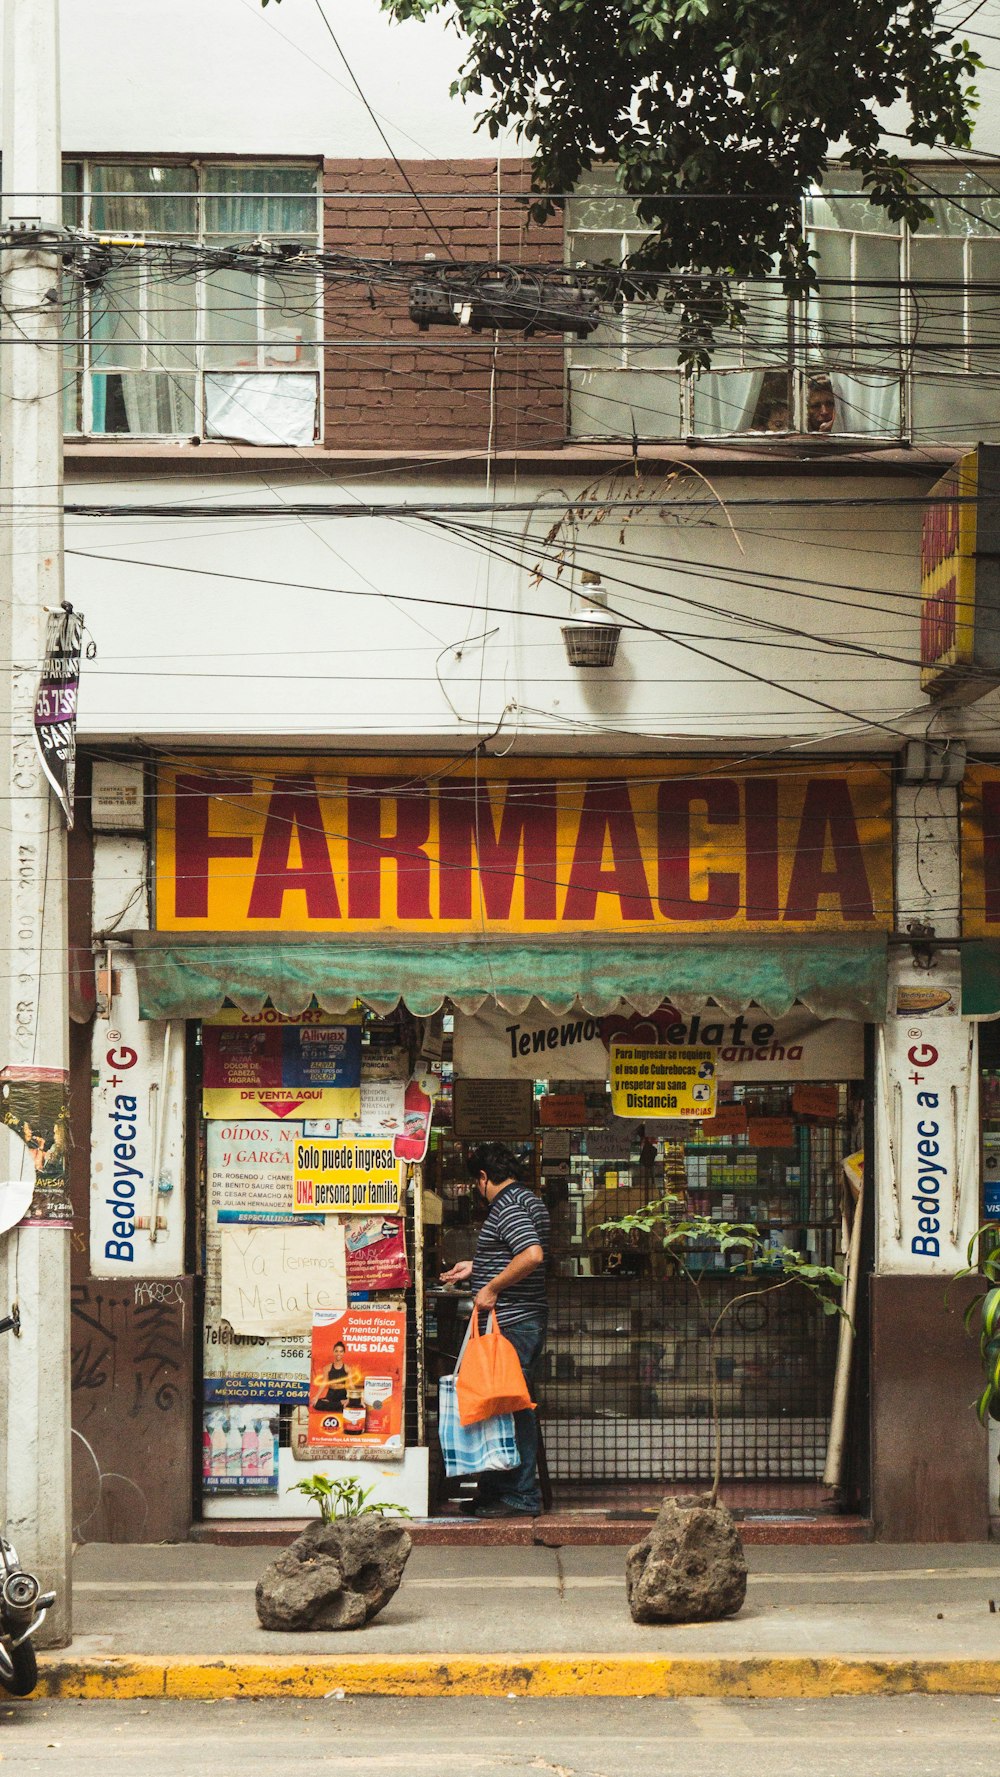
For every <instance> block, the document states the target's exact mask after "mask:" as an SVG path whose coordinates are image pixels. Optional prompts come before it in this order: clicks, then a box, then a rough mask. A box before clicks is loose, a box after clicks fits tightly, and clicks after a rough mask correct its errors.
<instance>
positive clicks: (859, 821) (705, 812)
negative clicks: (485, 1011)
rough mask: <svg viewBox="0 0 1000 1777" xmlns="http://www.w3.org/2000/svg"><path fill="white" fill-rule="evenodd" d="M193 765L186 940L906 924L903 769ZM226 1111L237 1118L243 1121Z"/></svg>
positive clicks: (164, 780)
mask: <svg viewBox="0 0 1000 1777" xmlns="http://www.w3.org/2000/svg"><path fill="white" fill-rule="evenodd" d="M386 764H387V762H386V761H381V760H373V759H367V760H363V759H343V760H340V759H338V760H336V761H318V760H316V759H308V758H286V759H280V760H275V759H253V758H249V759H247V758H233V759H231V760H220V759H217V758H216V759H212V758H204V759H192V760H190V761H189V762H188V763H186V764H183V765H178V764H171V765H162V766H161V767H160V768H159V774H158V780H157V856H156V884H157V891H156V924H157V927H158V929H159V930H160V931H175V932H244V933H245V932H279V931H280V932H312V933H321V932H343V933H365V932H378V931H405V932H412V933H417V932H427V933H449V932H450V933H463V932H481V931H483V930H487V931H493V932H511V933H520V934H523V935H532V934H545V933H560V932H561V933H566V934H569V933H580V932H590V931H593V932H601V931H603V932H609V931H615V932H622V931H627V932H629V933H636V932H665V931H671V932H707V931H713V930H725V931H767V932H811V931H874V930H884V929H887V928H890V927H891V925H892V919H893V902H892V823H891V810H892V795H891V775H890V770H889V767H888V766H887V765H885V764H880V763H871V762H868V761H865V760H853V761H851V762H850V763H829V762H824V763H822V764H816V763H814V762H812V761H810V762H808V763H806V762H802V761H796V762H795V763H794V764H785V765H780V766H779V765H774V766H770V767H767V768H765V767H764V766H755V765H744V764H739V763H736V762H733V761H725V760H708V759H699V760H697V761H696V762H692V760H691V759H684V760H680V759H672V760H671V759H640V760H624V761H623V760H614V761H609V760H588V759H578V758H574V759H559V760H552V759H548V760H543V759H531V760H524V759H521V760H517V761H514V760H510V759H508V760H492V759H480V760H477V761H475V762H472V761H466V762H464V763H463V764H460V765H456V763H455V761H454V760H453V759H447V758H440V759H435V758H429V759H428V758H423V759H421V758H414V759H407V760H405V761H402V762H397V765H396V771H395V774H392V773H390V772H388V771H387V769H386ZM226 1114H229V1113H228V1112H227V1113H226Z"/></svg>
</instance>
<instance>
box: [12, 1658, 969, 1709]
mask: <svg viewBox="0 0 1000 1777" xmlns="http://www.w3.org/2000/svg"><path fill="white" fill-rule="evenodd" d="M336 1690H343V1691H344V1692H345V1694H346V1695H347V1696H349V1697H352V1696H353V1697H372V1696H381V1697H509V1696H511V1695H513V1696H516V1697H770V1698H781V1697H884V1696H902V1695H904V1694H906V1693H908V1692H913V1691H923V1692H929V1693H931V1694H934V1695H938V1696H948V1695H950V1696H974V1695H982V1694H987V1695H996V1696H1000V1660H975V1659H963V1660H907V1659H900V1658H897V1659H840V1658H833V1657H830V1658H819V1659H804V1658H802V1657H800V1656H798V1655H793V1654H775V1655H770V1656H765V1657H763V1658H760V1659H751V1658H748V1657H745V1656H744V1657H740V1656H736V1657H734V1658H732V1659H715V1658H703V1659H698V1658H687V1657H684V1658H680V1659H674V1658H671V1657H670V1656H669V1655H666V1654H639V1655H634V1656H633V1655H626V1654H557V1655H551V1654H545V1655H531V1654H527V1655H525V1656H524V1658H523V1659H520V1660H516V1659H511V1658H510V1657H509V1656H507V1655H502V1654H460V1655H444V1656H442V1657H441V1658H439V1659H436V1658H434V1657H433V1656H429V1655H414V1656H412V1657H410V1656H407V1655H403V1654H396V1655H391V1656H381V1655H378V1654H354V1655H350V1654H349V1655H345V1656H343V1657H337V1656H333V1657H331V1656H329V1655H327V1656H321V1655H320V1656H316V1657H311V1658H302V1659H291V1658H286V1657H285V1656H283V1655H272V1656H266V1655H265V1656H262V1657H259V1658H257V1659H252V1658H245V1657H240V1656H238V1655H233V1656H229V1657H227V1658H221V1659H211V1658H208V1657H201V1658H199V1657H195V1656H185V1655H164V1656H158V1657H153V1656H149V1657H132V1658H128V1657H125V1656H121V1657H114V1656H106V1657H103V1658H90V1659H78V1660H75V1659H73V1658H72V1657H71V1658H69V1659H59V1657H58V1656H56V1655H50V1656H48V1657H43V1658H42V1659H41V1660H40V1661H39V1680H38V1689H37V1691H36V1692H35V1695H36V1696H38V1697H74V1698H84V1699H90V1700H94V1699H99V1698H104V1699H118V1700H122V1701H124V1700H126V1699H129V1698H149V1697H186V1698H191V1699H200V1700H202V1701H204V1700H206V1699H208V1698H214V1697H323V1696H325V1695H326V1694H327V1693H328V1692H329V1691H336Z"/></svg>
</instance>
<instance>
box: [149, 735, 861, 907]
mask: <svg viewBox="0 0 1000 1777" xmlns="http://www.w3.org/2000/svg"><path fill="white" fill-rule="evenodd" d="M156 884H157V889H156V924H157V927H158V929H159V930H160V931H175V932H199V931H204V932H250V931H252V932H312V933H323V932H340V933H366V932H381V931H394V932H408V933H419V932H430V933H439V934H440V933H449V932H451V933H472V932H478V933H481V932H483V931H493V932H511V933H521V934H525V935H533V934H537V935H541V934H555V933H566V934H570V933H579V932H587V931H594V932H600V931H605V932H607V931H615V932H623V931H627V932H630V933H634V932H661V933H663V932H706V931H712V930H716V929H719V928H724V929H725V930H728V931H767V932H774V931H786V932H812V931H842V930H847V931H871V930H879V929H886V928H888V927H891V925H892V843H891V779H890V771H889V767H888V766H887V765H885V764H878V763H876V764H872V763H869V762H867V761H857V760H855V761H852V762H850V763H841V764H831V763H823V764H812V763H810V764H808V765H807V764H803V763H801V762H796V763H795V764H794V765H793V766H774V767H773V768H771V769H764V768H756V767H747V766H740V765H738V764H735V763H727V762H726V761H722V760H702V759H699V760H697V761H692V760H691V759H685V760H664V759H644V760H629V761H625V762H622V761H608V760H587V759H583V760H581V759H558V760H555V759H548V760H543V759H531V760H519V761H517V762H513V761H511V760H505V761H499V760H482V761H480V762H479V764H478V766H475V765H474V764H473V763H471V762H468V761H467V762H465V763H464V764H463V765H461V766H458V767H456V764H455V761H454V760H449V759H446V758H441V759H413V760H406V761H404V762H403V763H402V765H400V764H399V762H397V764H396V769H395V770H394V771H393V772H389V771H388V770H387V769H386V766H385V764H384V763H382V762H380V761H377V760H374V761H373V760H371V759H368V760H353V759H338V760H332V761H317V760H316V759H307V758H289V759H283V760H274V759H268V760H262V759H231V760H228V761H222V760H219V759H208V758H206V759H192V760H191V761H190V762H189V763H188V764H186V765H170V766H162V767H161V768H160V772H159V778H158V786H157V856H156Z"/></svg>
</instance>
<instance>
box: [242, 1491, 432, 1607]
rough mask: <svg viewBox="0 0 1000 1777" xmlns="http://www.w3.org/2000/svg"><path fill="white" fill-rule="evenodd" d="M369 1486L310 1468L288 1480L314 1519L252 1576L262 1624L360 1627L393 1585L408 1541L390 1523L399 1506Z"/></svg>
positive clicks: (403, 1513) (401, 1511)
mask: <svg viewBox="0 0 1000 1777" xmlns="http://www.w3.org/2000/svg"><path fill="white" fill-rule="evenodd" d="M374 1491H375V1488H374V1487H373V1486H372V1487H362V1486H361V1484H360V1482H359V1481H356V1480H354V1479H352V1478H343V1479H336V1480H334V1479H331V1477H330V1476H329V1475H326V1474H323V1473H322V1472H318V1473H316V1474H313V1475H309V1476H307V1477H306V1479H305V1480H304V1481H296V1483H295V1485H294V1487H291V1488H289V1492H291V1493H303V1494H305V1496H306V1498H307V1499H311V1500H313V1501H314V1502H315V1504H316V1505H318V1507H319V1518H318V1519H317V1520H316V1521H315V1522H314V1523H312V1524H307V1526H306V1528H305V1530H303V1531H302V1533H301V1535H300V1536H297V1537H296V1538H295V1541H294V1542H293V1543H292V1544H291V1545H290V1547H289V1548H287V1549H286V1550H285V1552H284V1554H282V1555H279V1557H278V1559H277V1561H272V1562H271V1564H270V1566H269V1567H268V1568H267V1569H266V1570H265V1572H264V1573H263V1574H262V1575H261V1577H260V1579H259V1580H258V1582H257V1615H258V1617H259V1618H260V1621H261V1624H262V1626H263V1627H264V1628H265V1629H285V1630H293V1629H360V1628H363V1627H364V1625H365V1624H366V1623H370V1622H371V1620H372V1618H373V1617H376V1616H377V1615H378V1613H379V1611H380V1610H383V1609H384V1608H385V1606H386V1605H387V1604H388V1602H389V1600H390V1598H392V1597H393V1595H394V1594H395V1593H396V1592H397V1591H398V1589H399V1585H400V1581H401V1580H402V1578H403V1569H404V1568H405V1566H406V1563H407V1561H408V1559H409V1555H410V1550H411V1548H412V1547H413V1542H412V1539H411V1537H410V1534H409V1532H408V1531H407V1530H406V1529H405V1527H404V1526H403V1525H402V1524H400V1523H399V1522H398V1520H399V1519H400V1518H408V1517H409V1515H410V1514H409V1512H408V1511H407V1509H406V1507H405V1506H399V1505H391V1504H389V1503H387V1502H386V1501H384V1500H378V1501H376V1500H374V1499H372V1497H371V1496H372V1494H373V1493H374Z"/></svg>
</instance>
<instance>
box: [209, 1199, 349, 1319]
mask: <svg viewBox="0 0 1000 1777" xmlns="http://www.w3.org/2000/svg"><path fill="white" fill-rule="evenodd" d="M219 1248H220V1269H221V1318H222V1319H223V1320H226V1321H228V1322H229V1325H230V1326H231V1327H232V1329H233V1332H234V1333H259V1334H260V1335H261V1336H262V1337H265V1338H274V1337H282V1336H283V1335H284V1334H286V1333H308V1332H309V1331H310V1329H311V1327H312V1323H313V1317H314V1315H316V1314H318V1313H320V1312H328V1313H333V1312H336V1311H337V1310H339V1309H342V1308H346V1306H347V1274H346V1267H345V1261H344V1227H343V1223H342V1222H339V1221H337V1220H336V1219H335V1218H334V1217H332V1216H328V1217H327V1218H326V1220H325V1221H324V1224H323V1226H322V1227H321V1228H315V1227H311V1226H308V1225H307V1226H305V1227H302V1226H299V1227H275V1228H242V1227H222V1228H220V1229H219Z"/></svg>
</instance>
